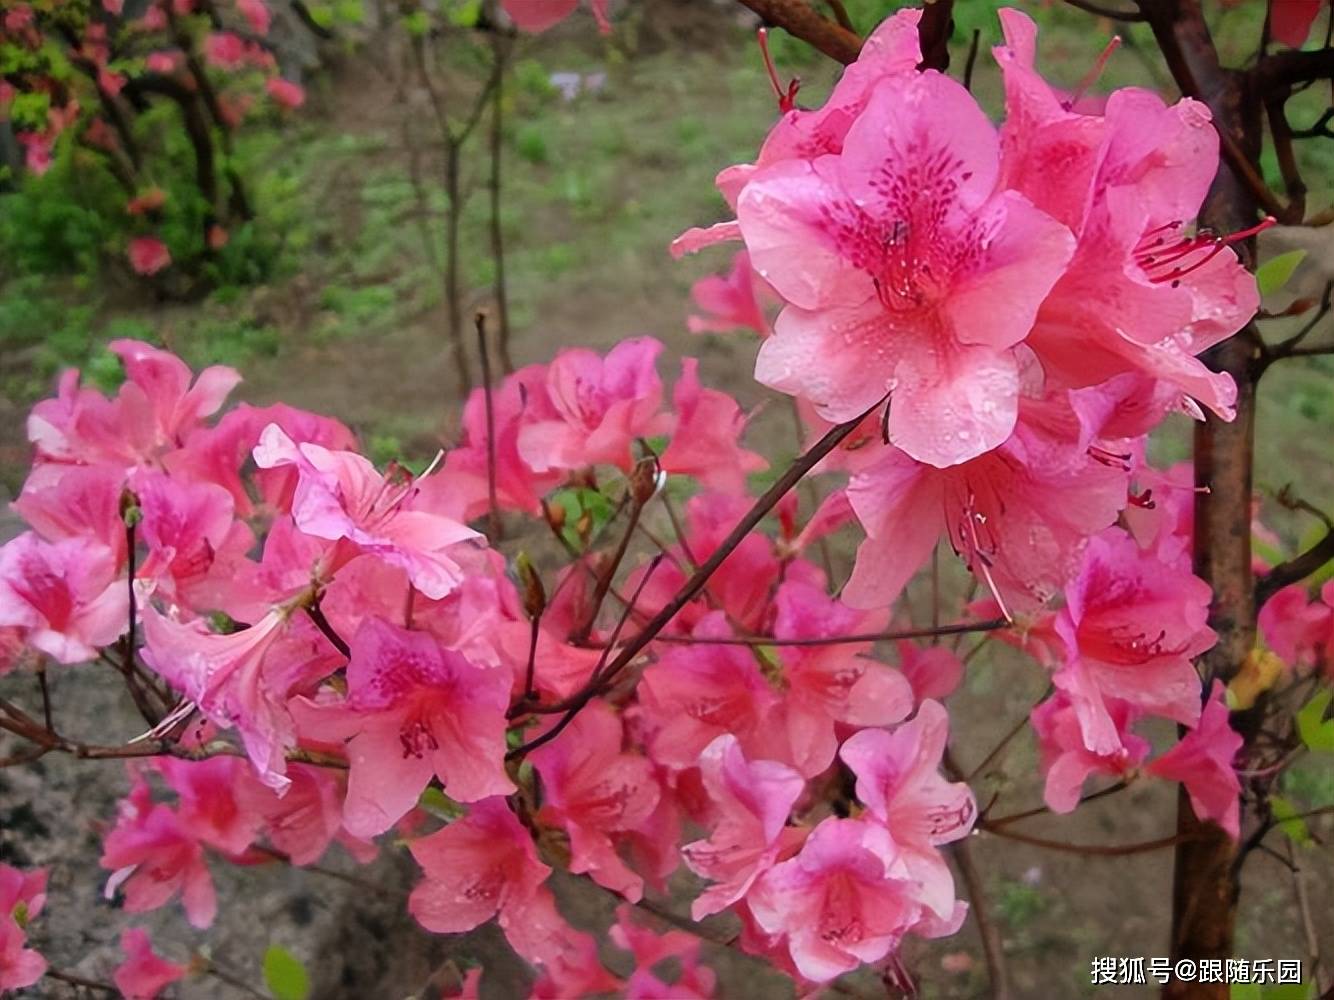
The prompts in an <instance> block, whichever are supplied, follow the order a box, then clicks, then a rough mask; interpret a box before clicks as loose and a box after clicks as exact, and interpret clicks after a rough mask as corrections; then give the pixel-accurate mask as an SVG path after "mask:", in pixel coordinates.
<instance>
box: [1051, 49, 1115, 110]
mask: <svg viewBox="0 0 1334 1000" xmlns="http://www.w3.org/2000/svg"><path fill="white" fill-rule="evenodd" d="M1120 47H1121V36H1120V35H1113V36H1112V40H1111V41H1109V42H1108V43H1107V46H1106V48H1104V49H1103V50H1102V54H1101V55H1100V56H1098V58H1097V61H1096V62H1094V64H1093V66H1092V68H1090V69H1089V71H1088V72H1087V73H1085V74H1084V78H1083V79H1082V80H1080V81H1079V83H1077V84H1076V85H1075V89H1074V91H1073V92H1072V93H1071V94H1070V96H1069V97H1068V98H1066V99H1065V100H1064V101H1063V102H1062V104H1063V105H1064V107H1065V110H1066V111H1069V110H1070V109H1071V108H1073V107H1074V106H1075V105H1076V104H1078V103H1079V102H1080V101H1081V100H1083V98H1084V95H1085V94H1086V93H1087V92H1088V89H1089V88H1090V87H1092V86H1093V85H1094V84H1095V83H1097V82H1098V77H1100V76H1102V71H1103V70H1104V69H1106V68H1107V62H1108V60H1109V59H1111V58H1112V53H1114V52H1115V51H1116V50H1117V49H1119V48H1120Z"/></svg>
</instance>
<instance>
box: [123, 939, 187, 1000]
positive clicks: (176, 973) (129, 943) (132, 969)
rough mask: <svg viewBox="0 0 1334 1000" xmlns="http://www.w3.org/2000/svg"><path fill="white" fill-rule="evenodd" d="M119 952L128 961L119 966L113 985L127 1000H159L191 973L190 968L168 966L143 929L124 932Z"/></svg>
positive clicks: (174, 964) (174, 965)
mask: <svg viewBox="0 0 1334 1000" xmlns="http://www.w3.org/2000/svg"><path fill="white" fill-rule="evenodd" d="M120 949H121V951H122V952H124V953H125V961H123V962H121V964H120V965H118V966H116V971H115V973H114V974H113V975H112V981H113V982H115V984H116V989H118V990H120V992H121V994H122V995H123V996H125V997H126V998H128V1000H156V997H157V996H158V994H160V993H161V992H162V991H163V990H164V989H166V988H167V987H168V986H170V985H171V984H172V983H175V982H179V981H180V980H182V979H184V978H185V977H186V976H187V975H188V974H189V972H190V967H189V966H187V965H182V964H180V963H178V962H169V961H167V960H166V959H165V958H163V957H162V956H160V955H158V954H157V953H156V952H154V951H153V942H152V941H151V939H150V938H149V936H148V931H146V930H144V929H143V928H142V927H127V928H125V930H123V931H121V934H120Z"/></svg>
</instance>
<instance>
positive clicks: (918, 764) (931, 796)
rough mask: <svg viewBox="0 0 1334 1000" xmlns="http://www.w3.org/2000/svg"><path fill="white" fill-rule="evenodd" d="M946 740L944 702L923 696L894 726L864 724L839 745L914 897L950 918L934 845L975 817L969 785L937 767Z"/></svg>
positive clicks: (949, 893) (950, 887)
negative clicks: (908, 879) (896, 851)
mask: <svg viewBox="0 0 1334 1000" xmlns="http://www.w3.org/2000/svg"><path fill="white" fill-rule="evenodd" d="M948 739H949V719H948V717H947V715H946V714H945V709H944V707H943V706H942V705H941V704H940V703H939V702H936V701H924V702H922V704H921V707H920V708H918V710H917V714H916V715H915V716H913V718H912V719H911V720H910V721H908V722H905V723H904V724H903V725H901V726H899V727H898V728H896V729H895V730H894V731H893V732H887V731H885V730H883V729H863V730H862V731H861V732H859V733H857V734H855V735H853V736H852V737H850V738H849V739H848V740H847V742H845V743H844V744H843V748H842V749H841V750H840V751H839V756H840V757H841V758H842V759H843V762H844V763H845V764H847V765H848V767H850V768H851V769H852V772H853V774H855V775H856V776H857V798H858V799H860V800H861V801H862V802H863V803H865V805H866V810H867V812H868V814H869V815H870V816H872V817H874V818H875V819H876V820H878V821H879V822H881V823H883V824H884V825H885V826H886V828H887V829H888V830H889V833H890V836H892V837H893V838H894V843H895V845H896V846H897V847H898V849H899V851H900V852H901V854H900V858H899V860H900V863H901V864H902V865H903V867H904V869H905V870H906V871H907V872H908V873H909V874H910V876H911V877H912V878H913V879H915V880H916V881H917V883H918V888H917V889H916V890H915V892H914V896H915V898H917V899H918V900H919V901H920V902H921V903H922V905H923V906H925V907H927V909H929V910H930V911H931V912H932V913H934V914H935V915H936V917H938V918H939V919H941V920H949V919H950V918H951V917H952V915H953V914H954V911H955V899H954V878H953V876H952V875H951V874H950V868H949V865H948V864H947V863H946V861H945V858H944V856H943V855H942V854H941V852H940V850H939V848H940V846H941V845H942V844H948V843H951V842H953V841H955V840H958V839H960V838H961V837H966V836H967V835H968V832H969V831H970V830H971V829H972V827H973V820H974V819H975V818H976V816H977V804H976V803H975V802H974V801H973V793H972V791H971V790H969V788H968V786H967V785H966V784H964V783H963V782H951V781H946V780H945V778H943V777H942V776H941V774H940V761H941V757H942V756H943V754H944V753H945V745H946V742H947V741H948Z"/></svg>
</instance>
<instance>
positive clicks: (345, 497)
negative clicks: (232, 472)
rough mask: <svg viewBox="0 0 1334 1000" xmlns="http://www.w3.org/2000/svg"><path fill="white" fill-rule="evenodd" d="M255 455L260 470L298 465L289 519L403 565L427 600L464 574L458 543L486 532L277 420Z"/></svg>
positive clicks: (309, 531)
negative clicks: (432, 508) (436, 510)
mask: <svg viewBox="0 0 1334 1000" xmlns="http://www.w3.org/2000/svg"><path fill="white" fill-rule="evenodd" d="M254 454H255V462H256V464H257V465H259V467H260V468H262V469H273V468H279V467H282V466H291V467H293V468H295V469H296V470H297V473H298V480H297V487H296V493H295V495H294V496H293V498H292V518H293V520H295V521H296V525H297V527H298V528H300V529H301V530H302V531H303V532H305V533H306V534H308V535H312V536H314V537H315V538H324V539H328V540H330V541H337V540H340V539H346V540H347V541H348V542H349V543H350V544H351V546H352V549H353V554H355V553H365V554H368V555H371V556H373V557H375V558H377V559H381V560H383V561H384V562H387V563H389V564H391V565H394V566H400V567H402V568H403V569H404V570H406V571H407V573H408V576H409V577H410V578H411V580H412V583H413V585H414V586H415V587H416V588H417V589H418V590H420V591H421V592H422V594H424V595H425V596H426V597H429V598H433V599H438V598H441V597H444V596H445V595H446V594H448V593H449V592H450V591H451V590H453V589H454V588H455V587H457V586H458V585H459V583H460V581H461V580H462V579H463V570H462V568H461V567H460V566H459V564H458V563H457V562H456V561H455V559H454V556H455V555H457V554H458V549H457V548H456V546H458V544H459V543H460V542H465V541H470V540H472V539H476V538H480V537H481V536H480V535H478V533H477V532H475V531H473V530H472V529H471V528H469V527H468V526H467V525H465V524H462V523H460V522H458V521H456V520H454V519H453V518H450V517H446V516H442V515H438V514H433V513H429V512H427V511H424V510H413V509H409V505H410V501H411V499H412V494H413V491H414V488H413V485H412V483H411V481H410V480H409V481H408V482H407V483H395V482H391V481H389V480H386V479H385V478H384V477H383V476H381V475H380V474H379V473H378V472H376V471H375V467H374V466H373V465H371V463H370V462H369V461H367V460H366V459H365V458H363V457H362V456H361V455H358V454H356V453H355V452H350V451H330V450H329V449H327V448H323V447H321V446H320V445H317V444H312V443H308V442H307V443H301V444H298V443H297V442H296V441H294V440H292V438H290V437H288V435H287V434H286V433H285V432H284V431H283V429H282V428H281V427H279V426H278V425H277V424H270V425H269V426H268V427H266V428H264V431H263V432H262V433H261V434H260V439H259V444H258V445H256V446H255V452H254ZM332 569H333V567H330V570H332Z"/></svg>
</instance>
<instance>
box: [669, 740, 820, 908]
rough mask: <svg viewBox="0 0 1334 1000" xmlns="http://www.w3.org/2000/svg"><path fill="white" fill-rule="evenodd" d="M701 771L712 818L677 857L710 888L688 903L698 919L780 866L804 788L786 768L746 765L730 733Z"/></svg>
mask: <svg viewBox="0 0 1334 1000" xmlns="http://www.w3.org/2000/svg"><path fill="white" fill-rule="evenodd" d="M699 768H700V773H701V777H702V779H703V782H704V788H705V790H706V791H707V792H708V795H709V800H710V802H711V803H712V805H713V808H714V810H715V818H714V822H713V824H712V829H711V830H710V832H709V836H708V838H707V839H705V840H696V841H694V842H693V843H689V844H686V845H685V846H684V847H682V848H681V854H682V856H683V857H684V858H685V862H686V864H687V865H688V866H689V867H690V870H691V871H693V872H694V873H695V874H696V875H699V876H700V877H702V878H706V879H708V880H710V881H711V882H713V883H714V884H713V885H711V886H709V888H707V889H705V890H704V891H703V892H702V893H700V895H699V897H698V898H696V900H695V901H694V903H693V904H691V907H690V913H691V916H693V917H694V918H695V919H696V920H702V919H703V918H704V917H707V916H708V915H709V914H711V913H717V912H718V911H720V910H724V909H726V908H727V907H729V906H731V905H732V904H733V903H735V902H736V901H737V900H739V899H740V898H741V897H742V896H744V895H745V894H746V892H747V891H748V890H749V889H750V887H751V885H752V884H753V883H754V882H755V879H757V878H758V877H759V876H760V875H763V874H764V872H765V871H767V870H768V869H769V868H771V867H772V866H773V865H774V863H775V862H777V861H778V858H779V855H780V854H781V853H782V852H783V851H784V849H785V848H786V847H787V846H788V845H789V843H790V841H791V839H792V838H790V837H786V836H785V835H784V830H785V828H786V824H787V819H788V814H789V813H790V812H791V811H792V807H793V805H795V804H796V801H797V799H798V798H800V796H801V793H802V792H803V791H805V788H806V783H805V781H803V780H802V777H801V775H799V774H798V773H797V772H796V771H794V770H792V768H790V767H788V766H787V765H786V764H780V763H778V762H777V761H772V760H756V761H748V760H747V759H746V757H745V754H743V753H742V751H741V744H740V743H738V742H737V739H736V737H735V736H732V735H731V734H726V735H723V736H719V737H718V738H717V739H716V740H714V741H713V742H712V743H710V744H709V745H708V746H707V747H705V748H704V752H703V753H702V754H700V758H699Z"/></svg>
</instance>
